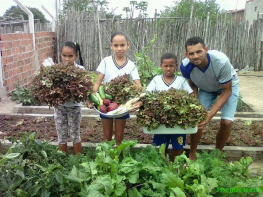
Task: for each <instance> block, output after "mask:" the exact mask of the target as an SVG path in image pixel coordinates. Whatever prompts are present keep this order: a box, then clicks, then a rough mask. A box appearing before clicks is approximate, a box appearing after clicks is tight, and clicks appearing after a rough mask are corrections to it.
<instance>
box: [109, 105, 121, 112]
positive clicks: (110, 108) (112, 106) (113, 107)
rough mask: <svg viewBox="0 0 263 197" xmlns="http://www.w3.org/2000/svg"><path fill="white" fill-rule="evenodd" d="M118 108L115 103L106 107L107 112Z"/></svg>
mask: <svg viewBox="0 0 263 197" xmlns="http://www.w3.org/2000/svg"><path fill="white" fill-rule="evenodd" d="M118 107H119V105H118V104H117V103H111V104H109V106H108V107H107V110H108V111H113V110H115V109H117V108H118Z"/></svg>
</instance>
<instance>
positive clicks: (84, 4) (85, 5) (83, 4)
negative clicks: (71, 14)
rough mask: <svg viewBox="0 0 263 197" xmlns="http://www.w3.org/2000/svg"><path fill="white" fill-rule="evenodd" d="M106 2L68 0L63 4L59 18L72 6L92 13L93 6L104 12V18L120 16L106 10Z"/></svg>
mask: <svg viewBox="0 0 263 197" xmlns="http://www.w3.org/2000/svg"><path fill="white" fill-rule="evenodd" d="M108 4H109V2H108V1H106V0H78V1H76V0H69V1H67V2H66V3H64V4H63V10H62V16H60V18H62V17H63V15H66V14H67V12H68V11H70V10H71V9H72V8H74V9H76V10H78V11H84V12H88V13H91V14H92V13H95V7H97V9H98V12H99V13H101V14H104V16H105V17H106V18H113V17H114V18H121V15H114V13H112V12H109V11H108V10H109V8H108ZM94 6H95V7H94Z"/></svg>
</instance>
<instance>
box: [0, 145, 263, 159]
mask: <svg viewBox="0 0 263 197" xmlns="http://www.w3.org/2000/svg"><path fill="white" fill-rule="evenodd" d="M0 143H1V144H2V145H4V146H11V145H12V143H11V142H10V141H8V140H0ZM49 144H51V145H54V146H58V142H49ZM98 144H99V143H91V142H82V147H83V148H94V149H95V148H96V147H97V146H98ZM67 145H68V148H69V152H73V144H72V142H68V143H67ZM146 146H151V145H150V144H136V145H135V147H134V148H136V149H140V148H144V147H146ZM214 148H215V145H198V146H197V152H198V153H202V151H203V150H204V151H207V152H208V153H209V152H211V151H212V150H213V149H214ZM168 150H170V151H171V150H172V146H171V145H169V147H168ZM189 150H190V145H185V146H184V151H185V152H186V155H188V154H189ZM223 151H224V153H226V155H227V158H228V159H229V160H231V161H232V160H234V161H236V160H239V159H240V158H241V157H247V156H249V157H251V158H252V159H253V161H259V160H263V147H240V146H225V147H224V150H223Z"/></svg>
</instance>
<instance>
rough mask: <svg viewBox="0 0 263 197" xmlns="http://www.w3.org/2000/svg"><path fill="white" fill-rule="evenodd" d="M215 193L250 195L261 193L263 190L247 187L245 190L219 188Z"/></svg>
mask: <svg viewBox="0 0 263 197" xmlns="http://www.w3.org/2000/svg"><path fill="white" fill-rule="evenodd" d="M216 192H218V193H252V192H257V193H262V192H263V188H260V187H247V188H234V187H233V188H231V187H229V188H225V187H220V188H217V190H216Z"/></svg>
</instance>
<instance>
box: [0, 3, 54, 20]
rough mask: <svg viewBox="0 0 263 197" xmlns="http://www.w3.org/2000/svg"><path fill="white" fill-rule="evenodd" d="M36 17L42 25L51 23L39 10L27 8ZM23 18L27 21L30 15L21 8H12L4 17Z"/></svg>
mask: <svg viewBox="0 0 263 197" xmlns="http://www.w3.org/2000/svg"><path fill="white" fill-rule="evenodd" d="M27 8H28V9H29V10H30V11H31V12H32V13H33V15H34V19H39V20H40V22H41V23H48V22H49V21H48V20H47V19H46V17H45V15H44V14H43V13H42V12H41V11H40V10H39V9H37V8H31V7H27ZM21 15H22V16H23V17H24V19H25V20H28V15H27V13H25V12H24V11H23V10H22V9H21V8H20V7H19V6H12V7H11V8H9V9H8V10H6V11H5V13H4V15H3V17H11V18H15V17H20V16H21Z"/></svg>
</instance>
